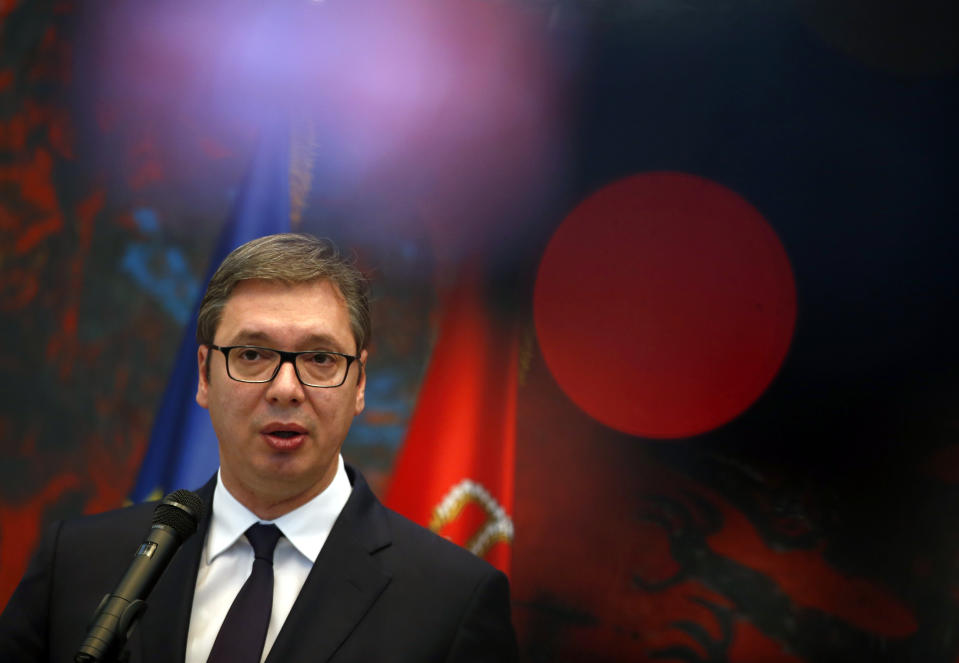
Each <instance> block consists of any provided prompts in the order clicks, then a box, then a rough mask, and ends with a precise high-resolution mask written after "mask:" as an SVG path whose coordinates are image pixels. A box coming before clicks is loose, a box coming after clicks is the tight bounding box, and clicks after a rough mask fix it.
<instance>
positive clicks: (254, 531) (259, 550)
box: [246, 523, 283, 563]
mask: <svg viewBox="0 0 959 663" xmlns="http://www.w3.org/2000/svg"><path fill="white" fill-rule="evenodd" d="M281 536H283V532H281V531H280V528H279V527H277V526H276V525H264V524H263V523H257V524H256V525H251V526H250V529H248V530H247V531H246V538H247V539H248V540H249V541H250V545H251V546H253V556H254V557H256V558H257V559H265V560H266V561H268V562H270V563H272V562H273V550H274V549H275V548H276V542H277V541H279V540H280V537H281Z"/></svg>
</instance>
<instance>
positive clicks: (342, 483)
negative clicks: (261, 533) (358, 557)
mask: <svg viewBox="0 0 959 663" xmlns="http://www.w3.org/2000/svg"><path fill="white" fill-rule="evenodd" d="M352 488H353V487H352V486H351V485H350V480H349V477H347V476H346V469H345V467H344V466H343V457H342V456H340V457H339V458H338V460H337V468H336V475H335V476H334V477H333V481H332V482H331V483H330V485H329V486H327V488H326V490H324V491H323V492H322V493H320V494H319V495H317V496H316V497H314V498H313V499H312V500H310V501H309V502H307V503H306V504H304V505H303V506H301V507H298V508H296V509H294V510H293V511H290V512H289V513H287V514H285V515H282V516H280V517H279V518H277V519H276V520H272V521H261V520H260V519H259V518H257V516H256V514H254V513H253V512H252V511H250V510H249V509H247V508H246V507H245V506H243V505H242V504H240V502H238V501H237V499H236V498H235V497H233V495H231V494H230V491H228V490H227V489H226V488H224V486H223V482H222V481H221V480H220V475H219V472H217V482H216V489H215V490H214V492H213V514H212V516H211V518H212V520H211V521H210V529H209V531H208V532H207V535H206V541H205V542H204V544H203V552H202V553H201V555H200V569H199V571H198V572H197V576H196V590H195V592H194V594H193V612H192V613H191V615H190V630H189V633H188V635H187V641H186V663H206V660H207V658H209V656H210V650H211V649H213V641H214V640H215V639H216V634H217V633H218V632H219V630H220V626H221V625H222V624H223V620H224V619H225V618H226V613H227V611H228V610H229V609H230V606H231V605H232V604H233V599H235V598H236V595H237V594H238V593H239V591H240V588H241V587H242V586H243V583H245V582H246V579H247V577H248V576H249V575H250V571H251V570H252V569H253V548H252V547H251V546H250V543H249V542H248V541H247V539H246V537H245V536H244V535H243V533H244V532H245V531H246V530H247V529H248V528H249V527H250V525H253V524H254V523H257V522H265V523H267V524H269V523H273V524H274V525H276V526H277V527H279V528H280V531H281V532H283V537H282V538H281V539H280V540H279V542H278V543H277V544H276V551H275V552H274V553H273V610H272V612H271V614H270V626H269V628H268V629H267V631H266V642H265V643H264V645H263V655H262V656H261V657H260V661H261V663H262V661H263V660H264V659H265V658H266V656H267V654H268V653H269V652H270V648H271V647H272V646H273V642H274V641H275V640H276V636H277V634H278V633H279V632H280V628H281V627H282V626H283V622H285V621H286V617H287V615H289V614H290V609H291V608H292V607H293V602H294V601H296V597H297V595H298V594H299V593H300V589H301V588H302V587H303V583H304V582H305V581H306V576H307V575H309V573H310V569H312V568H313V562H315V561H316V558H317V556H319V554H320V550H321V549H322V548H323V544H324V543H326V539H327V537H328V536H329V534H330V530H331V529H332V528H333V523H334V522H336V518H337V517H338V516H339V515H340V511H342V510H343V506H344V505H345V504H346V500H347V499H349V496H350V491H351V490H352Z"/></svg>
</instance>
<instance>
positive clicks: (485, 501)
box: [430, 479, 513, 557]
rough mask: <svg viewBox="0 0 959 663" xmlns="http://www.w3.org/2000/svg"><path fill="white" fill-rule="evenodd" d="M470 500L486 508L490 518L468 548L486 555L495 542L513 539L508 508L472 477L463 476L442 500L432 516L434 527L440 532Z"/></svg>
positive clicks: (487, 515) (435, 530)
mask: <svg viewBox="0 0 959 663" xmlns="http://www.w3.org/2000/svg"><path fill="white" fill-rule="evenodd" d="M470 502H472V503H474V504H476V505H477V506H479V507H480V508H481V509H482V510H483V512H484V513H485V514H486V520H485V521H484V522H483V524H482V526H480V528H479V530H478V531H477V532H476V533H475V534H473V536H471V537H470V539H469V541H467V542H466V544H465V546H464V547H465V548H466V549H467V550H469V551H470V552H472V553H473V554H475V555H477V556H478V557H482V556H483V555H485V554H486V553H487V551H488V550H489V549H490V548H492V547H493V544H495V543H499V542H500V541H502V542H504V543H511V542H512V541H513V521H512V520H511V519H510V517H509V516H508V515H507V513H506V510H505V509H503V507H502V506H501V505H500V503H499V502H497V501H496V499H495V498H494V497H493V496H492V495H490V493H489V491H488V490H486V488H484V487H483V486H482V485H481V484H480V483H479V482H477V481H473V480H472V479H463V480H462V481H460V482H459V483H457V484H456V485H455V486H453V487H452V488H451V489H450V491H449V492H448V493H446V495H445V496H444V497H443V499H442V500H440V503H439V504H437V505H436V507H435V508H434V509H433V515H432V516H431V517H430V529H431V530H433V531H434V532H437V533H438V532H439V531H440V530H441V529H442V528H443V527H444V526H445V525H446V524H447V523H450V522H452V521H454V520H456V518H457V516H459V515H460V513H462V511H463V509H464V508H465V507H466V505H467V504H469V503H470Z"/></svg>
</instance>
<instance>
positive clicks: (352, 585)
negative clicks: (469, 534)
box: [0, 467, 516, 663]
mask: <svg viewBox="0 0 959 663" xmlns="http://www.w3.org/2000/svg"><path fill="white" fill-rule="evenodd" d="M347 472H348V474H349V476H350V480H351V482H352V484H353V492H352V494H351V495H350V498H349V501H348V502H347V503H346V506H345V507H344V509H343V511H342V513H341V514H340V516H339V518H338V519H337V521H336V524H335V525H334V526H333V530H332V531H331V532H330V536H329V538H328V539H327V541H326V544H325V545H324V546H323V550H322V551H321V552H320V555H319V557H317V559H316V563H315V564H314V565H313V570H312V571H311V572H310V575H309V576H308V577H307V579H306V583H305V584H304V585H303V589H302V590H301V591H300V595H299V597H297V599H296V603H295V604H294V605H293V609H292V610H291V611H290V614H289V617H288V618H287V620H286V622H285V623H284V625H283V628H282V629H281V631H280V633H279V635H278V637H277V639H276V642H275V643H274V645H273V648H272V649H271V651H270V655H269V658H268V659H267V660H268V663H300V662H302V663H305V662H307V661H310V662H320V661H329V662H331V663H346V662H348V661H357V662H362V663H383V662H388V661H396V662H401V661H409V662H410V663H429V662H430V661H450V662H453V661H496V662H499V661H513V660H515V658H516V640H515V636H514V633H513V628H512V625H511V623H510V607H509V588H508V584H507V580H506V577H505V576H504V575H503V574H502V573H500V572H499V571H497V570H496V569H494V568H493V567H492V566H490V565H489V564H487V563H486V562H484V561H482V560H480V559H479V558H477V557H475V556H474V555H472V554H471V553H469V552H467V551H465V550H463V549H462V548H459V547H457V546H455V545H453V544H452V543H450V542H448V541H446V540H445V539H443V538H442V537H439V536H437V535H435V534H433V533H432V532H430V531H428V530H426V529H424V528H422V527H420V526H418V525H415V524H414V523H412V522H410V521H409V520H407V519H405V518H403V517H402V516H400V515H398V514H396V513H394V512H393V511H390V510H389V509H387V508H385V507H384V506H383V505H381V504H380V503H379V501H377V499H376V497H375V496H374V495H373V493H372V492H371V491H370V489H369V487H368V486H367V484H366V481H365V480H364V479H363V476H362V475H361V474H359V473H358V472H356V471H355V470H353V469H352V468H349V467H348V468H347ZM214 485H215V483H214V481H210V482H209V483H208V484H207V485H206V486H204V487H203V488H202V489H201V490H200V491H199V494H200V496H201V497H202V498H203V500H204V502H205V503H207V504H209V503H210V501H211V499H212V496H213V487H214ZM153 508H154V505H153V504H140V505H136V506H132V507H129V508H126V509H121V510H118V511H111V512H109V513H104V514H100V515H97V516H89V517H85V518H79V519H76V520H69V521H64V522H61V523H57V524H55V525H54V526H52V527H51V528H50V529H49V530H48V531H47V532H46V533H45V535H44V538H43V540H42V541H41V544H40V547H39V550H38V551H37V553H36V554H35V555H34V558H33V560H32V561H31V563H30V567H29V568H28V570H27V572H26V574H25V575H24V577H23V580H22V581H21V582H20V585H19V586H18V587H17V590H16V592H15V593H14V595H13V597H12V598H11V600H10V602H9V603H8V604H7V607H6V609H5V610H4V612H3V615H2V616H0V661H3V663H14V662H19V661H24V662H27V661H29V662H30V663H34V662H39V661H51V662H54V661H55V662H57V663H65V662H69V661H73V655H74V653H75V652H76V650H77V648H78V647H79V645H80V643H81V641H82V640H83V638H84V636H85V635H86V628H87V626H88V623H89V620H90V618H91V616H92V614H93V611H94V609H95V608H96V607H97V604H98V603H99V601H100V599H101V597H102V596H103V595H104V594H106V593H108V592H111V591H113V589H114V587H115V586H116V583H117V582H118V581H119V579H120V576H121V575H122V574H123V572H124V571H125V570H126V568H127V566H128V565H129V563H130V561H131V559H132V558H133V554H134V552H135V551H136V549H137V547H138V546H139V544H140V542H141V541H142V540H143V538H144V536H145V535H146V533H147V531H148V529H149V527H150V523H151V520H152V514H153ZM208 527H209V516H208V517H207V518H205V519H204V520H203V521H201V522H200V523H199V529H198V531H197V534H196V535H195V536H193V537H191V538H190V539H189V540H187V541H186V542H185V543H184V545H183V547H182V548H181V549H180V550H179V551H177V553H176V555H175V556H174V557H173V560H172V561H171V563H170V565H169V567H167V569H166V571H165V572H164V574H163V575H162V576H161V578H160V580H159V581H158V582H157V585H156V587H155V588H154V589H153V592H152V593H151V594H150V597H149V598H148V600H147V604H148V608H147V611H146V614H144V616H143V618H142V619H141V620H140V623H139V625H138V626H137V627H136V629H135V630H134V632H133V635H132V637H131V638H130V642H129V643H128V650H129V652H130V662H131V663H174V662H179V661H183V657H184V652H185V649H186V638H187V627H188V624H189V619H190V609H191V606H192V604H193V589H194V585H195V583H196V574H197V568H198V566H199V562H200V553H201V550H202V548H203V542H204V540H205V538H206V532H207V529H208Z"/></svg>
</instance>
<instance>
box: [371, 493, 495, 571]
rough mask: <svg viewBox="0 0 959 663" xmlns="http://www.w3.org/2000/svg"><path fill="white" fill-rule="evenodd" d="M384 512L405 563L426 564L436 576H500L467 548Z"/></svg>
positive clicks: (395, 514) (395, 515)
mask: <svg viewBox="0 0 959 663" xmlns="http://www.w3.org/2000/svg"><path fill="white" fill-rule="evenodd" d="M384 509H385V510H386V512H387V514H388V515H387V517H388V519H389V523H390V529H391V531H392V534H393V545H394V547H396V548H397V551H398V553H399V554H401V555H402V556H403V558H404V559H405V560H407V561H410V562H413V563H420V564H423V565H425V566H427V567H428V568H430V569H432V570H434V571H436V572H439V571H442V570H445V571H452V570H456V571H457V572H458V573H461V574H466V575H471V576H481V575H487V574H491V573H499V571H497V569H496V568H495V567H494V566H493V565H491V564H490V563H489V562H487V561H486V560H484V559H482V558H480V557H477V556H476V555H474V554H473V553H472V552H470V551H469V550H467V549H466V548H463V547H461V546H458V545H456V544H455V543H453V542H452V541H450V540H449V539H447V538H445V537H443V536H440V535H439V534H437V533H436V532H433V531H432V530H429V529H427V528H426V527H423V526H422V525H419V524H417V523H415V522H413V521H412V520H410V519H409V518H407V517H405V516H403V515H402V514H399V513H397V512H396V511H393V510H392V509H388V508H386V507H384Z"/></svg>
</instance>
